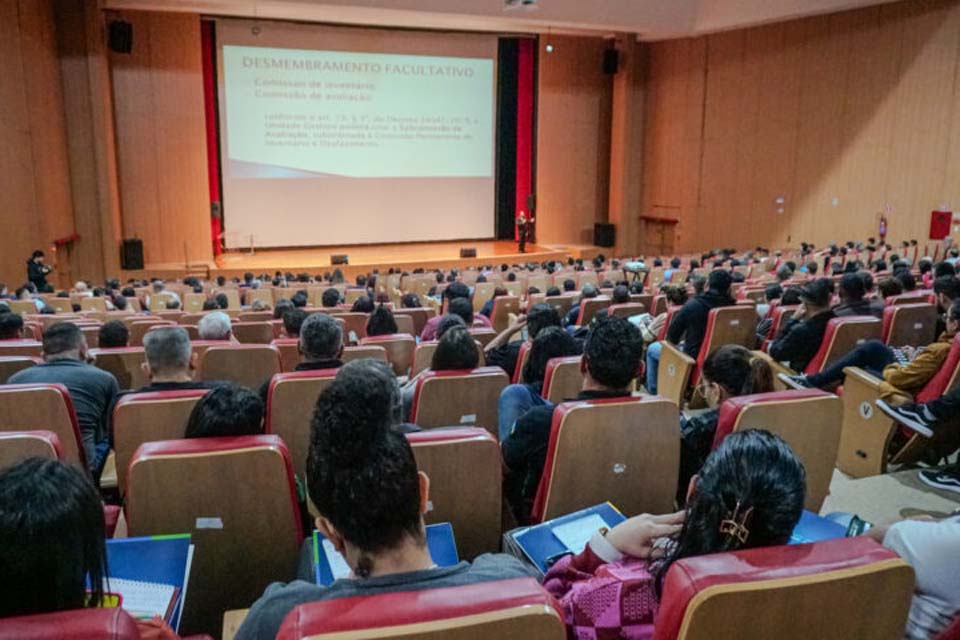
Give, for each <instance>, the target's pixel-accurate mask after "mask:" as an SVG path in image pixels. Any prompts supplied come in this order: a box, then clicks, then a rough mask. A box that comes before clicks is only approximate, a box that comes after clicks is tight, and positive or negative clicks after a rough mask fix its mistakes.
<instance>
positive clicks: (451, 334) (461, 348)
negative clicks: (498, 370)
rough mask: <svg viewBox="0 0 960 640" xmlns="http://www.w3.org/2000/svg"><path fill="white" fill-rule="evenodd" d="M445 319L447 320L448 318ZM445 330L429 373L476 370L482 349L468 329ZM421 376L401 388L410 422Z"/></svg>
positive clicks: (405, 412)
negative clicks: (414, 397) (411, 410)
mask: <svg viewBox="0 0 960 640" xmlns="http://www.w3.org/2000/svg"><path fill="white" fill-rule="evenodd" d="M443 317H444V318H446V317H447V316H443ZM454 317H457V316H454ZM461 321H462V320H461ZM444 329H445V331H444V332H443V333H442V334H441V335H440V339H439V340H438V341H437V348H436V349H435V350H434V352H433V358H432V359H431V360H430V368H429V369H428V371H458V370H469V369H476V368H477V366H478V365H479V363H480V349H479V347H478V346H477V341H476V340H474V338H473V336H472V335H470V332H469V331H468V330H467V329H466V327H459V326H450V327H449V328H447V327H444ZM421 376H422V373H421V374H418V375H416V376H414V377H413V378H411V379H410V380H409V381H408V382H407V383H406V384H405V385H403V387H402V388H401V392H402V396H403V415H404V418H405V419H406V420H410V409H411V407H412V405H413V396H414V394H415V393H416V390H417V383H418V381H419V379H420V377H421Z"/></svg>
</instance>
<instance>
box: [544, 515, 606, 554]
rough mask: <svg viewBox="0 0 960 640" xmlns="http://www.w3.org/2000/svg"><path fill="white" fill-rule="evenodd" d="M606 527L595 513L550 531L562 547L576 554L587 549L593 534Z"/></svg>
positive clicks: (603, 521) (604, 522)
mask: <svg viewBox="0 0 960 640" xmlns="http://www.w3.org/2000/svg"><path fill="white" fill-rule="evenodd" d="M606 526H607V523H606V521H605V520H604V519H603V518H601V517H600V516H598V515H597V514H596V513H591V514H590V515H587V516H584V517H582V518H578V519H576V520H574V521H572V522H567V523H565V524H561V525H558V526H556V527H553V528H552V529H551V530H552V531H553V535H555V536H557V539H559V540H560V542H562V543H563V546H565V547H566V548H567V549H569V550H570V551H572V552H573V553H574V554H578V553H580V552H581V551H583V550H584V549H585V548H586V547H587V543H588V542H590V538H591V537H592V536H593V534H595V533H596V532H597V531H599V530H600V529H603V528H605V527H606Z"/></svg>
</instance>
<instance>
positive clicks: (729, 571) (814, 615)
mask: <svg viewBox="0 0 960 640" xmlns="http://www.w3.org/2000/svg"><path fill="white" fill-rule="evenodd" d="M913 584H914V575H913V569H911V568H910V566H909V565H908V564H907V563H906V562H904V561H903V560H901V559H900V558H899V557H898V556H897V555H896V554H895V553H894V552H892V551H889V550H888V549H885V548H883V547H882V546H880V545H878V544H877V543H875V542H873V541H872V540H869V539H867V538H841V539H838V540H828V541H825V542H817V543H814V544H803V545H792V546H783V547H767V548H761V549H749V550H746V551H737V552H734V553H719V554H714V555H708V556H699V557H694V558H685V559H683V560H680V561H678V562H676V563H675V564H674V565H673V566H672V567H670V570H669V571H668V572H667V577H666V580H665V581H664V586H663V595H662V597H661V601H660V611H659V613H658V615H657V621H656V627H655V629H654V635H653V638H654V640H675V639H676V640H770V639H771V638H776V639H777V640H811V639H813V638H816V639H817V640H849V639H850V638H871V639H876V640H895V639H899V638H902V637H903V631H904V627H905V625H906V620H907V612H908V611H909V608H910V600H911V596H912V593H913Z"/></svg>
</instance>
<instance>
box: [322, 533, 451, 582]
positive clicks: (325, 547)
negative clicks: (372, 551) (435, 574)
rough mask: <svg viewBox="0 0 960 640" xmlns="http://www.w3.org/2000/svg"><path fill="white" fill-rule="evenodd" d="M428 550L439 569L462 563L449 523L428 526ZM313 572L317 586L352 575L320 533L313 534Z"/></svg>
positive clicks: (341, 558) (347, 566) (341, 557)
mask: <svg viewBox="0 0 960 640" xmlns="http://www.w3.org/2000/svg"><path fill="white" fill-rule="evenodd" d="M427 549H429V550H430V557H431V558H433V561H434V563H436V565H437V566H438V567H452V566H453V565H455V564H458V563H459V562H460V556H459V555H458V554H457V543H456V541H455V540H454V538H453V526H452V525H451V524H450V523H449V522H442V523H440V524H429V525H427ZM313 571H314V575H315V576H316V581H317V584H321V585H323V586H325V587H328V586H330V585H331V584H333V583H334V582H335V581H337V580H339V579H340V578H346V577H348V576H349V575H350V573H351V569H350V566H349V565H348V564H347V563H346V561H344V559H343V556H341V555H340V554H339V553H338V552H337V550H336V549H334V548H333V545H332V544H331V543H330V542H329V541H328V540H327V539H326V538H325V537H323V535H322V534H321V533H320V532H319V531H316V530H315V531H314V532H313Z"/></svg>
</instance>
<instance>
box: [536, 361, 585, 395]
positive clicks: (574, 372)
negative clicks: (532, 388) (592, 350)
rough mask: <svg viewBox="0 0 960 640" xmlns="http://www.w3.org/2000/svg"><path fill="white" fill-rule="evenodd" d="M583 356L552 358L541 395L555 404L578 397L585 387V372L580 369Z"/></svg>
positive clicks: (548, 362) (544, 378)
mask: <svg viewBox="0 0 960 640" xmlns="http://www.w3.org/2000/svg"><path fill="white" fill-rule="evenodd" d="M581 360H582V356H567V357H564V358H550V359H549V360H548V361H547V368H546V372H545V373H544V376H543V390H542V391H541V392H540V395H541V396H543V398H544V399H545V400H549V401H550V402H552V403H553V404H560V403H561V402H563V401H564V400H572V399H574V398H576V397H577V395H578V394H579V393H580V390H581V389H582V388H583V372H581V371H580V362H581Z"/></svg>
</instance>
